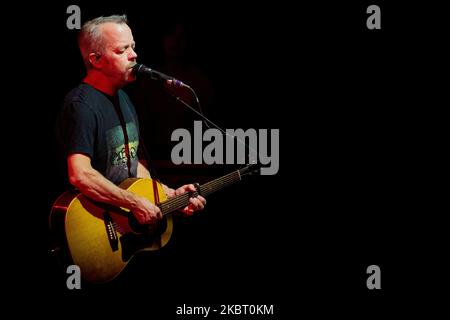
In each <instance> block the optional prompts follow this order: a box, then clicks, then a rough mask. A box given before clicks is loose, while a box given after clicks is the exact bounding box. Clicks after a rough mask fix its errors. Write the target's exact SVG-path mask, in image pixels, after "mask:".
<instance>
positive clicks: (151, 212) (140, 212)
mask: <svg viewBox="0 0 450 320" xmlns="http://www.w3.org/2000/svg"><path fill="white" fill-rule="evenodd" d="M131 211H132V213H133V215H134V217H135V218H136V219H137V221H138V222H139V223H140V224H155V223H156V222H158V221H159V220H161V218H162V213H161V210H160V209H159V208H158V207H157V206H156V205H154V204H153V203H152V202H151V201H149V200H148V199H146V198H144V197H139V198H137V201H136V204H135V205H134V206H133V209H132V210H131Z"/></svg>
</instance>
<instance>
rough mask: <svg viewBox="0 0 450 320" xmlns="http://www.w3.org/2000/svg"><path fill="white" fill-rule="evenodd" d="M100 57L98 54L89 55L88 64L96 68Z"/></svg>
mask: <svg viewBox="0 0 450 320" xmlns="http://www.w3.org/2000/svg"><path fill="white" fill-rule="evenodd" d="M101 57H102V55H101V54H100V53H98V52H92V53H90V54H89V62H90V63H91V65H92V66H93V67H96V66H97V65H98V64H99V60H100V58H101Z"/></svg>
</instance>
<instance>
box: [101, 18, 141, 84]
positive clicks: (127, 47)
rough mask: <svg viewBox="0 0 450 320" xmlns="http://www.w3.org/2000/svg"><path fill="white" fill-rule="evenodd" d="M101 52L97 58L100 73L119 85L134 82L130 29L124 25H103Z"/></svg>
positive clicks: (133, 58)
mask: <svg viewBox="0 0 450 320" xmlns="http://www.w3.org/2000/svg"><path fill="white" fill-rule="evenodd" d="M100 28H102V32H103V52H102V53H101V57H100V58H99V62H100V61H101V60H103V61H101V63H100V65H99V67H100V68H101V71H102V72H103V73H104V74H105V75H107V76H108V77H110V78H111V79H112V80H115V81H117V82H118V83H119V84H121V85H125V84H127V83H128V82H132V81H134V80H135V76H134V74H133V72H132V67H133V66H134V65H135V64H136V58H137V54H136V52H134V46H135V43H134V39H133V34H132V33H131V29H130V28H129V27H128V26H127V25H126V24H117V23H112V22H108V23H104V24H102V25H101V26H100Z"/></svg>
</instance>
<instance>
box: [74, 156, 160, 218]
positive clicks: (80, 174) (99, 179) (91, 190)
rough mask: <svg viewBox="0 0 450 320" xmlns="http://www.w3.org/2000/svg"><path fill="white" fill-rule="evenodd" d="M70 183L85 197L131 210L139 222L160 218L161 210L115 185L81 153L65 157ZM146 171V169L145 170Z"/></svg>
mask: <svg viewBox="0 0 450 320" xmlns="http://www.w3.org/2000/svg"><path fill="white" fill-rule="evenodd" d="M67 165H68V173H69V181H70V183H71V184H72V185H73V186H75V187H76V188H78V190H80V192H81V193H83V194H84V195H86V196H87V197H89V198H91V199H93V200H95V201H100V202H104V203H108V204H111V205H114V206H118V207H123V208H127V209H129V210H131V211H132V212H133V214H134V216H135V217H136V219H137V220H138V221H139V222H140V223H152V222H154V221H155V220H156V219H160V218H161V210H160V209H159V208H158V207H157V206H155V205H154V204H153V203H151V202H150V201H149V200H147V199H146V198H144V197H140V196H138V195H136V194H134V193H132V192H130V191H127V190H124V189H121V188H119V187H118V186H116V185H115V184H114V183H112V182H111V181H109V180H108V179H106V178H105V177H104V176H103V175H102V174H101V173H100V172H98V171H97V170H95V169H94V168H92V165H91V159H90V158H89V157H88V156H86V155H84V154H81V153H74V154H71V155H69V156H68V157H67ZM147 172H148V171H147Z"/></svg>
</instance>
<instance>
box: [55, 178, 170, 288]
mask: <svg viewBox="0 0 450 320" xmlns="http://www.w3.org/2000/svg"><path fill="white" fill-rule="evenodd" d="M119 187H121V188H123V189H126V190H128V191H130V192H133V193H136V194H138V195H140V196H143V197H145V198H147V199H148V200H150V201H151V202H153V203H157V204H159V203H161V202H163V201H165V200H166V196H165V193H164V191H163V189H162V186H161V184H160V183H158V182H156V181H154V180H152V179H140V178H129V179H127V180H125V181H124V182H122V183H121V184H120V186H119ZM49 223H50V229H51V231H52V233H53V236H54V239H55V240H56V242H57V244H58V247H59V248H61V249H63V250H62V251H64V252H63V254H65V258H66V259H64V260H68V261H66V262H68V263H71V264H75V265H78V266H79V267H80V272H81V276H82V277H83V278H84V279H85V280H86V281H88V282H92V283H103V282H108V281H110V280H112V279H114V278H115V277H116V276H117V275H119V273H120V272H121V271H122V270H123V269H124V268H125V267H126V265H127V264H128V262H129V261H130V259H131V258H132V257H133V256H134V254H135V253H137V252H139V251H146V250H158V249H160V248H161V247H163V246H164V245H165V244H167V242H168V241H169V239H170V237H171V235H172V229H173V222H172V216H171V215H167V216H164V218H163V219H162V220H161V223H159V225H158V226H157V227H155V228H153V230H150V229H149V228H148V227H147V226H143V225H139V224H138V223H137V221H136V220H135V218H134V216H133V215H132V213H131V212H130V211H129V210H126V209H121V208H117V207H113V206H108V205H104V204H100V203H96V202H93V201H92V200H90V199H88V198H87V197H85V196H84V195H82V194H81V193H79V192H76V191H68V192H65V193H64V194H62V195H61V196H60V197H59V198H58V199H57V200H56V201H55V203H54V205H53V207H52V210H51V214H50V221H49ZM60 251H61V250H60Z"/></svg>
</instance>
